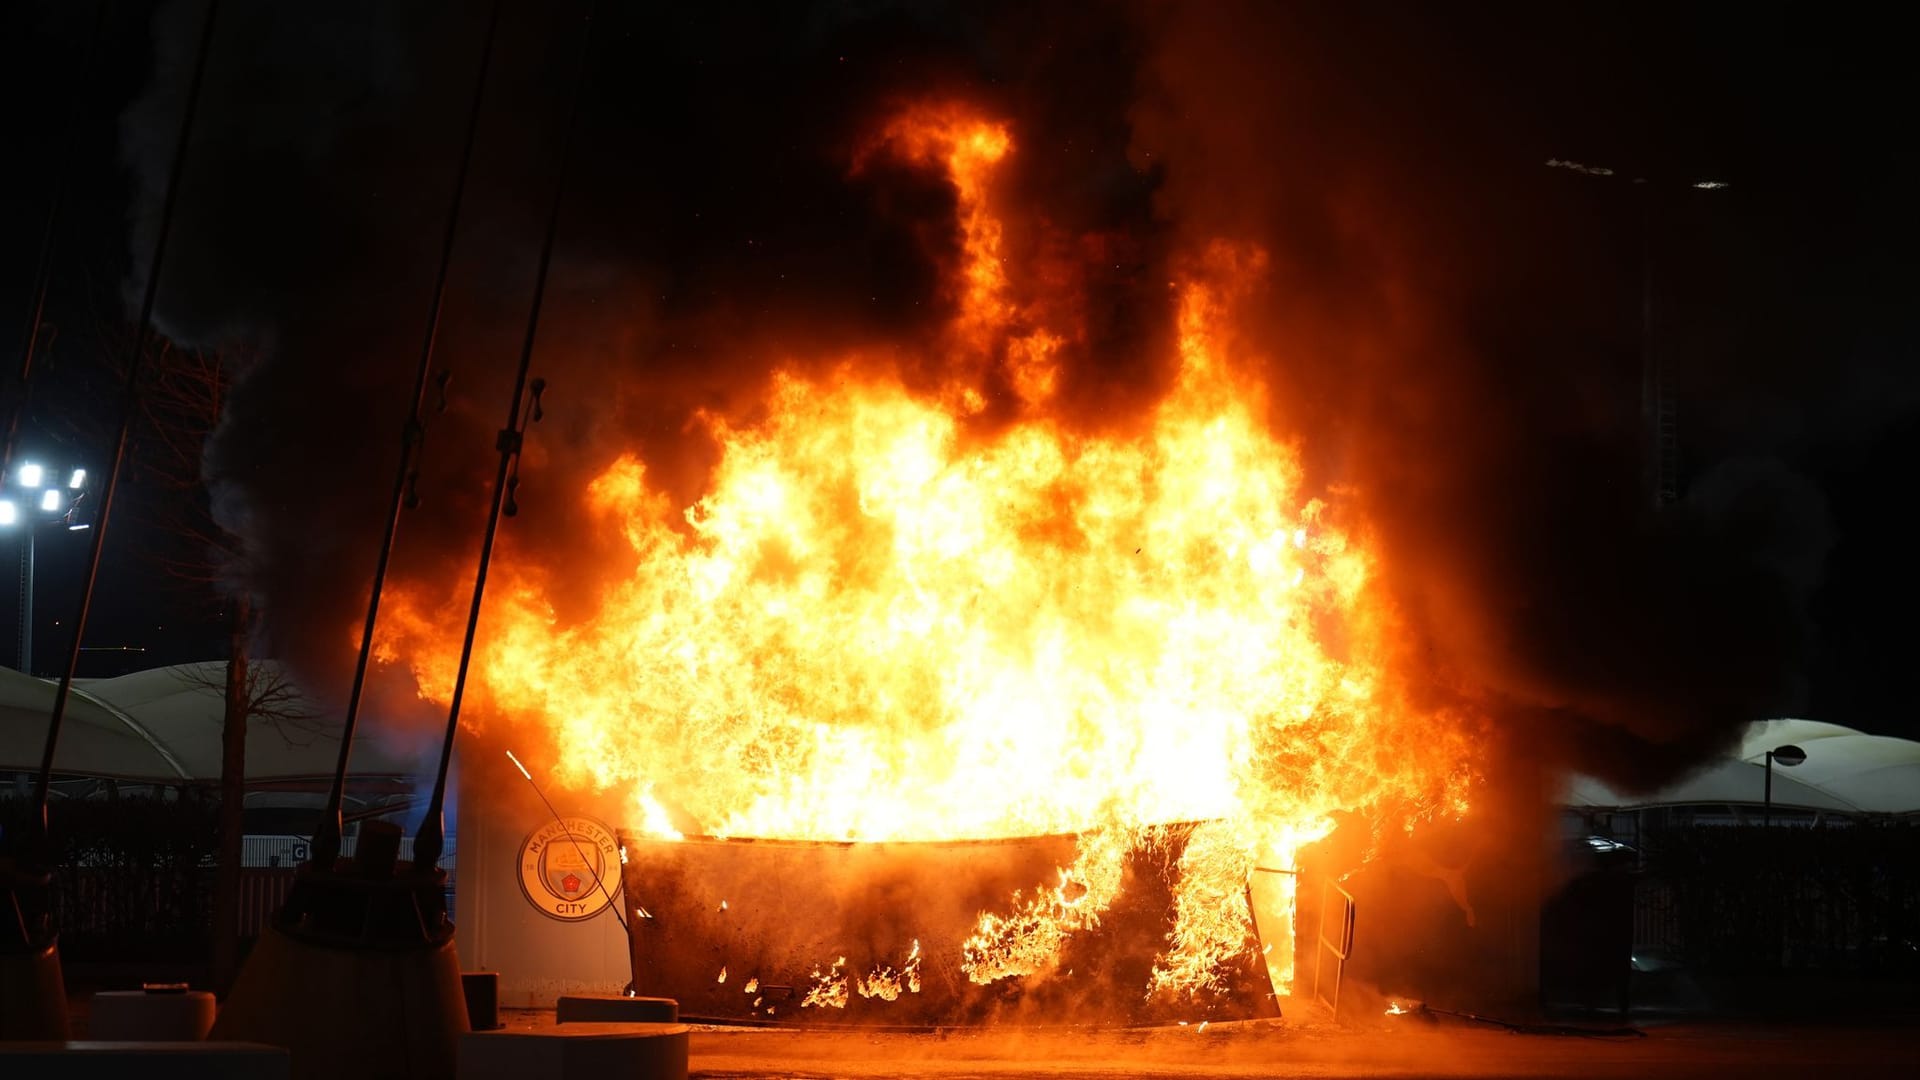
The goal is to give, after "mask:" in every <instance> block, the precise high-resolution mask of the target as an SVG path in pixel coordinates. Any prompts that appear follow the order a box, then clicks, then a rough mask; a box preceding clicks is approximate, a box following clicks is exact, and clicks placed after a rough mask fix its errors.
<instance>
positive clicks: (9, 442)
mask: <svg viewBox="0 0 1920 1080" xmlns="http://www.w3.org/2000/svg"><path fill="white" fill-rule="evenodd" d="M106 21H107V3H106V0H100V4H99V6H98V7H96V8H94V12H93V32H92V34H91V35H90V36H89V37H88V39H87V54H86V59H84V60H82V61H81V63H80V83H81V85H83V86H84V85H86V83H87V82H88V79H89V77H90V76H91V75H92V74H93V61H94V57H95V54H97V53H98V52H99V50H100V28H101V27H102V26H103V25H105V23H106ZM84 101H86V95H85V94H81V93H78V92H76V93H75V94H74V95H73V102H72V104H71V105H69V106H68V109H67V126H66V130H65V132H63V133H62V135H61V142H60V169H59V171H58V172H57V173H55V174H54V181H53V195H52V197H51V198H50V199H49V200H48V201H47V218H46V221H44V222H43V223H42V224H41V226H40V257H39V260H38V262H37V263H36V264H35V266H34V272H33V301H32V303H30V304H28V305H27V333H26V339H25V340H24V341H22V342H21V343H20V382H19V387H18V390H17V394H18V396H17V397H15V398H14V400H13V401H11V402H9V403H8V405H7V427H6V431H5V433H4V435H3V436H0V438H4V440H5V441H4V442H0V476H4V475H6V472H7V470H8V469H10V468H12V467H13V445H14V440H15V439H17V438H18V437H19V435H20V417H21V416H22V415H23V414H24V413H25V412H26V411H27V388H28V387H29V386H30V385H31V382H30V380H31V379H32V377H33V357H34V354H35V353H37V352H39V351H40V328H41V326H43V325H44V324H45V316H46V311H47V282H48V281H49V280H50V279H51V278H52V277H53V240H54V236H55V235H56V234H57V232H58V230H57V228H56V226H57V225H58V224H59V221H60V208H61V206H62V205H63V204H64V203H65V202H66V198H67V182H68V180H69V179H70V176H69V173H71V172H72V170H73V144H74V143H75V142H76V141H77V138H76V134H75V132H76V130H77V129H78V128H79V126H80V106H81V103H82V102H84ZM20 670H21V671H22V672H26V673H27V674H32V673H31V672H27V669H26V667H25V666H24V665H23V666H22V667H21V669H20Z"/></svg>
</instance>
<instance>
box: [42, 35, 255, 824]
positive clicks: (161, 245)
mask: <svg viewBox="0 0 1920 1080" xmlns="http://www.w3.org/2000/svg"><path fill="white" fill-rule="evenodd" d="M219 12H220V0H207V13H206V16H205V18H204V19H203V20H202V23H201V27H200V50H199V55H198V56H197V57H196V58H195V60H194V62H193V81H192V82H191V83H189V84H188V86H187V104H186V109H185V110H184V111H183V112H182V113H181V116H180V134H179V136H178V137H177V139H176V140H175V142H174V148H173V165H172V166H171V167H170V168H169V170H168V172H167V187H166V194H165V195H164V196H163V197H162V199H161V202H160V229H159V232H158V233H157V234H156V235H155V237H154V241H153V258H152V259H151V260H150V262H149V263H148V266H147V283H146V292H145V294H144V295H143V296H142V297H141V300H140V326H139V331H138V333H137V334H136V335H135V336H134V343H133V353H132V355H130V356H129V357H128V358H127V374H126V383H125V386H124V387H122V389H121V394H120V434H119V436H118V437H117V438H116V439H115V440H114V444H113V458H112V460H111V462H110V463H109V464H108V466H107V479H106V483H104V484H102V485H101V487H100V510H99V512H98V515H97V517H96V519H95V520H94V523H93V543H92V544H91V545H90V546H89V548H88V551H87V569H86V576H85V577H83V578H82V579H81V583H80V605H79V611H78V612H77V613H76V614H75V615H74V619H73V642H72V644H71V645H70V646H68V648H67V663H66V667H65V668H64V669H63V670H62V671H61V673H60V687H59V689H58V690H56V691H54V695H53V713H52V715H51V716H50V717H49V718H48V721H47V742H46V747H45V748H44V749H43V750H42V751H41V754H40V774H39V777H38V778H37V779H36V780H35V781H34V785H33V788H34V790H33V800H34V805H35V806H36V807H37V808H38V812H37V813H35V814H33V815H32V817H33V820H32V822H31V823H30V824H31V827H33V828H35V829H37V830H38V834H37V835H36V836H35V838H34V839H35V841H36V847H37V849H38V851H39V852H41V853H44V852H45V850H46V841H47V784H48V781H49V780H51V778H52V776H53V755H54V751H55V750H56V749H57V748H58V747H59V745H60V725H61V723H62V722H63V721H64V720H65V719H66V716H67V701H68V699H69V698H70V697H71V696H72V694H73V677H74V673H75V671H76V670H78V668H79V666H80V643H81V641H82V639H84V638H85V637H86V634H87V616H88V615H89V614H91V613H92V611H93V586H94V582H95V581H97V580H98V578H99V576H100V551H101V549H102V548H103V547H104V546H105V545H106V539H107V528H108V526H109V525H110V524H111V521H112V515H113V494H114V489H115V488H116V487H118V486H119V481H120V467H121V465H123V464H124V463H125V462H126V458H127V437H128V435H129V434H130V433H131V432H132V430H133V418H134V414H135V412H136V409H135V406H136V405H137V404H138V402H139V395H140V372H141V369H142V368H144V367H145V366H146V355H147V349H148V347H149V345H151V343H152V341H153V302H154V298H155V297H156V296H157V295H158V294H159V291H160V270H161V267H162V266H163V265H164V263H165V260H166V255H167V237H168V236H169V234H171V233H172V231H173V209H174V202H175V200H176V199H177V198H178V196H179V194H180V175H181V173H182V172H183V171H185V170H184V167H185V165H186V161H187V144H188V142H189V141H190V140H191V138H192V136H193V118H194V114H195V113H196V112H198V111H199V107H200V87H201V84H202V83H204V82H205V81H206V74H207V54H208V52H209V51H211V46H212V44H213V24H214V19H215V17H216V16H217V15H218V14H219Z"/></svg>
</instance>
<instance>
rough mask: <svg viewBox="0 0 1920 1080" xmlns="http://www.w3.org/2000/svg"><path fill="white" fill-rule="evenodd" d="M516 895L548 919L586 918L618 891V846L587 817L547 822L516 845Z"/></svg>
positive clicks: (605, 905)
mask: <svg viewBox="0 0 1920 1080" xmlns="http://www.w3.org/2000/svg"><path fill="white" fill-rule="evenodd" d="M520 891H521V892H522V893H524V894H526V897H527V903H529V904H532V905H533V906H534V907H536V908H538V909H539V910H540V913H541V914H543V915H545V916H547V917H548V918H552V919H559V920H560V921H562V922H580V921H582V920H585V919H591V918H593V917H594V916H595V915H598V914H600V912H602V911H603V910H605V909H606V907H607V905H609V904H611V903H612V902H613V898H614V896H616V895H618V894H619V892H620V841H619V840H617V839H615V838H614V835H613V830H612V829H609V828H607V827H606V826H605V825H602V824H600V823H599V822H597V821H595V820H593V819H592V818H582V817H569V818H561V819H559V820H558V821H549V822H547V823H546V824H545V825H542V826H541V827H539V828H538V829H535V830H534V831H533V832H531V833H529V834H528V835H527V838H526V840H525V841H524V842H522V843H521V845H520Z"/></svg>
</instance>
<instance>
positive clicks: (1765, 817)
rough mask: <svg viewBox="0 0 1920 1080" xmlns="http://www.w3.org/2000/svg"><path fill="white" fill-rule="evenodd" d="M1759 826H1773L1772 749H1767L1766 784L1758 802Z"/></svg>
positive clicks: (1765, 827)
mask: <svg viewBox="0 0 1920 1080" xmlns="http://www.w3.org/2000/svg"><path fill="white" fill-rule="evenodd" d="M1760 827H1761V828H1763V829H1771V828H1773V751H1771V750H1769V751H1767V785H1766V788H1765V794H1764V795H1762V796H1761V802H1760Z"/></svg>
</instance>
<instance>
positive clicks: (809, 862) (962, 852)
mask: <svg viewBox="0 0 1920 1080" xmlns="http://www.w3.org/2000/svg"><path fill="white" fill-rule="evenodd" d="M621 843H622V845H623V847H624V848H625V850H626V858H627V861H626V866H625V868H624V872H623V881H624V885H625V889H626V892H625V896H624V898H623V901H624V903H625V906H626V912H627V915H628V924H629V928H630V936H629V940H630V944H631V949H632V960H633V989H634V990H635V992H637V993H640V994H650V995H659V996H663V997H671V998H675V999H677V1000H678V1001H679V1002H680V1009H681V1013H682V1015H683V1016H687V1017H690V1018H692V1017H714V1018H725V1019H732V1020H743V1021H760V1022H767V1021H772V1022H795V1023H827V1024H901V1025H946V1024H974V1023H987V1022H993V1021H1012V1022H1024V1023H1132V1022H1142V1021H1146V1020H1152V1019H1164V1018H1167V1017H1169V1016H1175V1015H1177V1016H1179V1017H1182V1018H1185V1017H1188V1016H1211V1017H1216V1018H1229V1017H1248V1016H1254V1015H1271V1010H1272V1002H1271V995H1270V994H1269V993H1267V989H1268V988H1267V986H1266V984H1265V979H1264V972H1263V971H1261V970H1260V968H1259V965H1258V964H1257V963H1256V962H1253V961H1252V960H1251V958H1250V960H1249V963H1248V964H1247V965H1246V971H1245V972H1243V973H1240V975H1239V976H1238V977H1237V980H1236V981H1235V984H1234V989H1233V991H1232V992H1230V993H1228V994H1226V995H1211V996H1209V997H1208V998H1206V999H1205V1000H1202V1001H1192V1000H1188V1001H1183V1002H1178V1003H1170V1002H1148V1001H1147V999H1146V990H1147V985H1148V979H1149V977H1150V975H1151V973H1152V970H1153V962H1154V959H1155V956H1156V955H1157V953H1158V952H1159V950H1160V949H1162V948H1164V946H1165V943H1166V934H1167V932H1168V930H1169V929H1170V928H1171V915H1172V903H1171V894H1170V889H1169V885H1168V875H1169V871H1170V868H1171V866H1172V865H1173V863H1174V861H1175V860H1177V858H1178V855H1179V852H1178V850H1177V849H1176V850H1172V851H1167V850H1160V851H1158V852H1155V853H1152V854H1142V855H1139V856H1136V857H1135V858H1134V859H1133V860H1132V862H1131V863H1130V865H1129V867H1128V869H1127V875H1126V885H1125V888H1124V891H1123V893H1122V896H1121V899H1120V901H1119V902H1118V903H1116V904H1115V905H1114V906H1113V907H1112V908H1110V909H1108V911H1107V912H1106V913H1105V915H1104V916H1103V917H1102V920H1101V925H1100V926H1099V928H1098V929H1096V930H1092V931H1088V932H1083V933H1080V934H1077V935H1075V936H1074V937H1073V938H1072V939H1071V940H1070V942H1069V944H1068V946H1067V947H1066V949H1065V950H1064V951H1063V953H1062V955H1061V958H1060V961H1059V963H1058V965H1057V968H1056V969H1054V970H1050V971H1048V972H1044V973H1037V974H1035V975H1031V976H1027V977H1024V978H1010V979H1002V980H999V981H998V982H995V983H994V984H992V985H990V986H981V985H978V984H975V983H973V982H970V981H969V980H968V979H967V976H966V974H965V973H964V972H963V971H962V970H961V966H960V965H961V957H962V951H961V950H962V945H963V943H964V942H965V941H966V940H967V938H968V937H969V936H970V935H971V934H972V933H973V931H974V927H975V925H976V924H977V922H978V919H979V916H980V914H981V913H982V912H988V911H991V912H998V913H1008V912H1010V911H1011V910H1012V909H1013V897H1014V894H1015V893H1016V892H1018V893H1020V894H1022V895H1023V896H1030V895H1032V893H1033V890H1034V889H1035V887H1036V886H1040V885H1043V884H1049V883H1053V882H1057V881H1058V880H1059V868H1060V867H1062V866H1066V865H1068V864H1069V863H1070V862H1071V861H1072V858H1073V853H1074V839H1073V837H1071V836H1043V837H1027V838H1020V839H1012V840H991V841H962V842H950V843H857V844H831V843H818V842H810V841H780V840H715V839H708V838H690V839H688V840H684V841H660V840H654V839H649V838H644V837H634V836H628V835H624V834H623V835H622V836H621ZM916 941H917V942H918V943H919V953H920V957H921V960H920V964H919V982H920V989H919V991H918V992H912V991H911V990H910V989H908V988H906V987H905V986H903V987H902V988H901V992H900V993H899V994H898V996H897V997H895V998H894V999H893V1000H885V999H884V998H883V997H880V996H871V997H869V996H863V995H862V993H861V992H860V982H861V980H862V979H863V978H865V977H867V976H870V975H871V974H872V973H874V972H875V971H876V970H879V969H881V968H888V969H891V970H892V971H894V972H896V973H899V972H902V970H903V968H904V967H905V965H906V964H907V962H908V958H909V957H910V956H911V955H912V953H913V949H914V943H915V942H916ZM1250 956H1251V950H1250ZM841 957H845V964H844V966H843V967H842V968H841V974H842V975H844V977H845V979H846V993H845V997H844V1001H845V1005H844V1007H837V1006H833V1005H819V1004H815V1005H807V1006H804V1007H803V1002H804V1001H805V1000H806V998H807V996H808V993H809V991H810V990H812V989H813V988H814V987H816V986H817V985H819V984H820V983H821V979H820V978H819V977H817V976H816V974H815V973H816V972H817V973H819V975H820V976H825V977H827V978H829V979H831V977H832V976H833V965H834V962H835V961H836V960H837V959H839V958H841ZM749 985H751V986H752V987H753V990H752V991H751V992H749V991H748V989H747V987H748V986H749Z"/></svg>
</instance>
